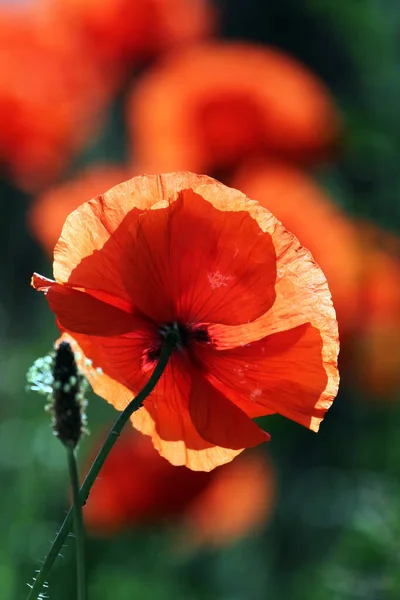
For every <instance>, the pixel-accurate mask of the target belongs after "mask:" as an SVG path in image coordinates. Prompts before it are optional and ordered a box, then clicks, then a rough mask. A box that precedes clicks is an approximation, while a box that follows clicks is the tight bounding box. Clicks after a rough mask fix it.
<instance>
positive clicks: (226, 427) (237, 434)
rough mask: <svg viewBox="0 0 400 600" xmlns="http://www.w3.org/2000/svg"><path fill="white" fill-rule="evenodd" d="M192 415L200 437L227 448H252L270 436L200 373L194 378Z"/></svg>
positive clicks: (191, 397)
mask: <svg viewBox="0 0 400 600" xmlns="http://www.w3.org/2000/svg"><path fill="white" fill-rule="evenodd" d="M189 413H190V416H191V418H192V421H193V424H194V426H195V427H196V429H197V431H198V432H199V433H200V435H201V436H202V437H203V438H205V439H206V440H208V441H209V442H211V443H213V444H218V445H219V446H222V447H224V448H233V449H239V448H243V447H245V448H251V447H252V446H257V445H258V444H262V443H263V442H268V441H269V439H270V436H269V434H268V433H266V432H265V431H263V430H262V429H260V428H259V427H258V425H256V423H254V421H252V420H251V419H250V418H249V417H248V416H247V415H246V413H245V412H243V411H241V410H240V408H238V407H237V406H235V405H234V404H233V403H232V402H230V401H229V400H228V399H227V398H226V396H224V395H223V394H221V392H219V391H218V390H217V389H216V388H215V387H213V386H212V385H211V384H210V383H209V382H208V381H207V379H205V378H204V377H203V376H202V375H201V374H200V373H199V374H198V375H197V376H196V377H195V376H193V380H192V385H191V388H190V396H189Z"/></svg>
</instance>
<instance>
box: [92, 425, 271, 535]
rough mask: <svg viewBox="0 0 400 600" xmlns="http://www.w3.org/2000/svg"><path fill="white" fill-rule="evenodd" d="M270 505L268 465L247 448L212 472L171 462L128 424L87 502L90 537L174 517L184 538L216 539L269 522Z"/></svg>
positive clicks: (168, 520) (245, 531)
mask: <svg viewBox="0 0 400 600" xmlns="http://www.w3.org/2000/svg"><path fill="white" fill-rule="evenodd" d="M273 504H274V476H273V470H272V467H271V465H270V463H269V462H268V461H267V460H266V459H265V458H264V457H262V456H260V455H258V454H252V453H249V454H248V455H247V454H246V455H245V456H243V457H241V458H240V459H238V460H236V461H234V462H232V463H229V464H227V465H224V466H223V467H221V468H220V469H216V470H214V471H211V472H210V473H204V472H196V471H191V470H190V469H187V468H186V467H174V466H173V465H171V464H170V463H169V462H167V461H166V460H165V459H163V458H162V457H161V456H160V455H159V454H158V452H157V451H156V450H154V448H153V445H152V443H151V441H150V439H149V438H148V437H145V436H141V435H140V434H138V433H136V432H134V430H133V429H125V430H124V432H123V434H122V436H121V439H119V440H118V443H117V444H116V445H115V447H114V448H113V450H112V452H111V454H110V456H109V457H108V458H107V461H106V462H105V464H104V467H103V468H102V471H101V477H99V478H98V479H97V480H96V482H95V483H94V485H93V488H92V491H91V493H90V496H89V499H88V501H87V503H86V505H85V508H84V518H85V524H86V526H87V528H88V530H89V531H91V532H92V534H93V535H100V536H109V535H113V534H115V533H118V532H120V531H123V530H126V528H127V527H133V526H137V525H154V524H159V523H163V522H171V521H174V522H175V524H176V525H179V529H178V533H179V534H180V536H182V538H183V539H182V542H183V543H186V544H187V543H189V544H191V545H199V544H208V545H210V544H211V545H221V544H226V543H228V542H230V541H231V540H234V539H236V538H239V537H241V536H243V535H245V534H246V533H248V532H249V531H251V530H253V529H254V528H255V527H256V526H259V525H260V524H262V523H263V522H265V521H266V519H267V518H268V516H269V514H270V513H271V510H272V507H273Z"/></svg>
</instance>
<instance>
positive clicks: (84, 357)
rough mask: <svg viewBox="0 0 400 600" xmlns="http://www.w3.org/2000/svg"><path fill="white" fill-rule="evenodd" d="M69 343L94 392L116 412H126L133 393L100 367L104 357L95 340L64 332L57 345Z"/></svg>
mask: <svg viewBox="0 0 400 600" xmlns="http://www.w3.org/2000/svg"><path fill="white" fill-rule="evenodd" d="M63 341H66V342H68V343H69V344H70V345H71V347H72V349H73V351H74V353H75V358H76V361H77V363H78V366H79V369H80V370H81V371H82V373H84V374H85V376H86V378H87V379H88V381H89V383H90V385H91V386H92V388H93V391H94V392H95V393H96V394H97V395H98V396H100V397H101V398H104V399H105V400H107V402H109V403H110V404H112V406H114V408H115V409H116V410H121V411H122V410H124V408H126V406H127V405H128V404H129V402H130V401H131V400H132V396H133V394H132V392H131V390H130V389H128V388H127V387H126V386H124V385H123V384H122V383H119V382H118V381H116V380H115V379H112V377H110V376H109V375H107V374H106V373H105V372H104V369H103V368H99V365H104V356H103V354H102V352H101V350H100V348H99V346H98V345H96V344H94V343H93V338H92V337H90V336H87V335H81V334H78V335H77V334H74V335H73V336H72V335H71V334H69V333H66V332H64V333H63V334H62V335H61V337H60V338H59V339H58V340H57V342H56V344H59V343H61V342H63Z"/></svg>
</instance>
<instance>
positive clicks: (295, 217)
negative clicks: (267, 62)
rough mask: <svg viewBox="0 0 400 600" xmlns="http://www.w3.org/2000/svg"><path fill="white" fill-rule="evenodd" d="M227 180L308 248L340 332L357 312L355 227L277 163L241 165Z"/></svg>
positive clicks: (312, 186)
mask: <svg viewBox="0 0 400 600" xmlns="http://www.w3.org/2000/svg"><path fill="white" fill-rule="evenodd" d="M230 184H231V185H232V186H233V187H236V188H238V189H240V190H242V191H243V192H244V193H245V194H246V195H247V196H248V197H249V198H255V199H257V201H258V202H259V203H260V204H261V205H262V206H264V207H265V208H267V209H268V210H270V211H271V212H272V213H273V214H274V215H275V216H276V217H277V218H278V219H279V220H280V221H281V222H282V224H283V225H284V226H285V227H286V228H287V229H288V230H289V231H291V232H292V233H294V235H295V236H296V237H297V238H298V240H299V241H300V243H301V244H303V245H304V246H305V247H306V248H308V249H309V250H310V251H311V253H312V255H313V257H314V258H315V260H316V261H317V263H318V264H319V266H320V267H321V269H322V270H323V272H324V274H325V275H326V278H327V280H328V284H329V289H330V290H331V293H332V298H333V302H334V305H335V309H336V313H337V317H338V322H339V330H340V333H341V335H342V336H343V334H349V333H350V332H351V331H352V330H354V328H355V326H356V322H357V319H358V315H359V309H360V307H359V284H360V275H361V266H362V263H363V261H362V252H361V251H360V247H359V239H358V234H357V230H356V227H355V225H354V224H353V223H352V222H351V221H350V219H349V218H348V217H346V215H345V213H344V212H342V211H341V209H340V208H339V207H338V206H335V204H334V202H333V200H332V199H331V198H330V197H329V195H328V194H327V193H326V192H325V191H324V190H323V189H322V188H320V187H319V186H318V185H317V184H316V183H315V181H313V179H312V178H311V177H310V176H309V175H307V174H306V173H304V171H302V170H301V169H299V168H297V167H296V166H294V165H289V164H287V163H283V162H279V161H268V162H266V161H263V162H258V163H257V162H256V163H253V162H251V163H247V164H245V165H243V167H242V168H241V169H239V170H238V171H237V172H236V173H235V175H234V177H233V178H232V179H231V181H230Z"/></svg>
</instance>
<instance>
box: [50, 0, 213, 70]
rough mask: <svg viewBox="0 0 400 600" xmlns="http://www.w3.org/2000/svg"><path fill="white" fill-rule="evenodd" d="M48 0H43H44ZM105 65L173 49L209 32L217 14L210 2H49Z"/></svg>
mask: <svg viewBox="0 0 400 600" xmlns="http://www.w3.org/2000/svg"><path fill="white" fill-rule="evenodd" d="M45 1H46V0H45ZM47 2H49V10H53V11H54V12H55V14H56V16H57V17H58V18H59V19H61V20H64V21H65V22H66V23H68V24H69V25H70V26H71V27H72V28H73V29H74V30H75V31H76V32H78V33H79V34H80V35H81V36H82V39H83V40H85V43H86V51H87V52H88V53H89V54H90V55H91V56H92V57H93V58H94V59H95V60H96V61H99V62H100V64H102V65H103V66H105V67H107V66H111V67H112V68H113V69H116V70H119V69H122V70H124V69H125V68H126V67H129V66H132V62H133V63H134V64H136V63H137V61H138V60H143V59H148V58H150V57H152V56H154V55H155V54H158V53H159V52H163V51H165V50H167V49H169V48H171V47H176V46H181V45H184V44H185V43H189V42H191V43H193V42H195V41H197V40H199V39H201V38H202V37H204V36H205V35H208V34H209V33H211V31H212V30H213V29H214V25H215V13H214V11H213V10H212V5H211V3H210V2H209V1H208V0H190V2H188V1H187V0H134V2H132V0H47Z"/></svg>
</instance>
